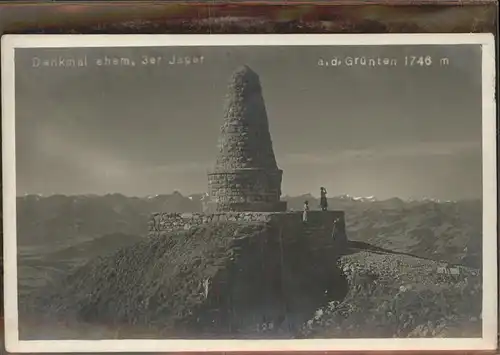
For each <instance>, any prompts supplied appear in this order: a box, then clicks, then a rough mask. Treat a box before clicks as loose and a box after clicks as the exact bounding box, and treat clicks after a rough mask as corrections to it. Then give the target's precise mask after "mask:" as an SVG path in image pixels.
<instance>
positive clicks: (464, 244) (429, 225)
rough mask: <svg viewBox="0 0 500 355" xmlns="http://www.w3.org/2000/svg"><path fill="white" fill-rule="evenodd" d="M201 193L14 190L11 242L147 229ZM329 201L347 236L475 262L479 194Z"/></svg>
mask: <svg viewBox="0 0 500 355" xmlns="http://www.w3.org/2000/svg"><path fill="white" fill-rule="evenodd" d="M202 197H203V194H193V195H188V196H184V195H182V194H181V193H179V192H174V193H172V194H169V195H157V196H149V197H142V198H139V197H126V196H124V195H121V194H108V195H104V196H97V195H74V196H65V195H52V196H47V197H43V196H39V195H26V196H21V197H18V198H17V215H18V238H17V239H18V245H19V246H20V247H25V248H29V247H35V246H36V247H37V248H39V249H38V250H40V251H41V249H40V248H44V249H45V248H46V249H48V250H47V251H48V252H55V251H56V250H59V249H63V248H68V247H71V246H73V245H76V244H79V243H82V242H85V241H88V240H93V239H95V238H100V237H102V236H106V235H108V234H124V235H132V236H134V235H135V236H146V235H147V234H148V229H147V228H148V220H149V218H150V216H151V214H152V213H154V212H180V213H184V212H201V211H202V204H201V199H202ZM283 200H286V201H287V202H288V208H289V209H290V210H301V209H302V206H303V204H304V200H308V201H309V204H310V206H311V208H312V209H318V208H319V199H318V198H316V197H314V196H313V195H311V194H306V195H301V196H294V197H291V196H285V197H284V198H283ZM328 203H329V209H332V210H343V211H345V214H346V227H347V234H348V238H350V239H351V240H362V241H366V242H370V243H372V244H374V245H378V246H380V247H389V248H390V249H392V250H399V251H404V252H413V253H417V254H420V255H423V256H436V257H442V258H445V259H448V260H450V261H453V262H455V261H456V262H462V261H463V260H464V259H467V258H469V259H470V258H472V259H473V260H474V262H473V264H474V265H475V266H477V265H478V263H479V259H478V258H479V257H480V253H481V245H482V243H481V240H482V204H481V200H479V199H478V200H467V201H456V202H454V201H444V202H442V201H437V200H431V199H422V200H403V199H400V198H391V199H386V200H378V199H376V198H374V197H363V198H360V197H353V196H349V195H342V196H335V197H332V198H329V199H328ZM450 255H453V257H450ZM479 264H480V263H479Z"/></svg>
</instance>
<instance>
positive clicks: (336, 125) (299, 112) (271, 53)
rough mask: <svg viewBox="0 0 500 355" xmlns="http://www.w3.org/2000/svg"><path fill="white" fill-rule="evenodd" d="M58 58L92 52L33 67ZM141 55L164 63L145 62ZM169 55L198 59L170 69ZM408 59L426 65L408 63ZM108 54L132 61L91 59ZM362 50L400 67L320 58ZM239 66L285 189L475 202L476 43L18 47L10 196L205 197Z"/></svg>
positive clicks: (478, 125)
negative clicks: (249, 76)
mask: <svg viewBox="0 0 500 355" xmlns="http://www.w3.org/2000/svg"><path fill="white" fill-rule="evenodd" d="M59 55H63V56H65V57H77V58H81V57H83V56H87V66H86V67H80V68H63V67H51V68H48V67H43V68H42V67H36V68H34V67H33V57H38V58H40V59H50V58H57V56H59ZM143 55H147V56H149V57H153V56H154V57H156V56H162V57H163V59H162V62H160V64H159V65H147V66H144V65H140V62H141V57H142V56H143ZM173 55H177V56H201V55H202V56H203V63H202V64H200V63H198V64H191V65H169V64H168V61H169V60H170V58H171V57H172V56H173ZM411 55H418V56H419V55H429V56H431V57H432V58H433V63H435V64H434V65H432V66H431V67H421V66H419V65H415V66H413V67H408V66H406V67H405V66H404V65H403V64H404V63H403V61H404V56H411ZM105 56H108V57H114V56H120V57H127V58H130V59H133V60H134V61H136V63H137V65H136V66H134V67H130V66H129V67H126V66H101V67H99V66H97V65H96V60H97V59H99V58H101V59H102V58H104V57H105ZM361 56H365V57H367V58H379V57H389V58H395V59H397V60H398V65H397V66H389V67H384V66H377V67H362V66H360V65H357V66H350V67H348V66H346V65H342V66H338V67H332V66H329V67H321V66H319V65H318V60H319V59H331V58H333V57H338V58H340V59H342V60H344V59H345V58H346V57H361ZM444 57H446V58H449V65H439V64H438V62H439V59H440V58H444ZM242 64H247V65H249V66H250V67H251V68H252V69H253V70H254V71H256V72H257V73H258V74H259V75H260V79H261V83H262V87H263V95H264V99H265V102H266V106H267V111H268V116H269V124H270V129H271V135H272V138H273V144H274V149H275V154H276V158H277V162H278V165H279V167H280V168H282V169H283V170H284V177H283V193H284V194H292V195H296V194H301V193H306V192H313V193H315V194H316V192H317V190H319V187H320V186H325V187H326V188H327V190H328V191H329V195H337V194H344V193H347V194H351V195H357V196H370V195H375V196H377V197H380V198H386V197H393V196H399V197H403V198H407V197H423V196H427V197H436V198H442V199H458V198H468V197H480V196H481V50H480V47H479V46H473V45H469V46H440V47H430V46H412V47H410V46H398V47H396V46H393V47H380V46H378V47H375V46H373V47H274V48H272V47H232V48H230V47H211V48H210V47H204V48H179V47H177V48H174V47H164V48H121V49H118V48H115V49H96V48H86V49H66V50H57V49H56V50H54V49H21V50H19V49H18V50H16V114H17V117H16V120H17V122H16V140H17V143H16V146H17V148H16V149H17V192H18V194H25V193H42V194H51V193H64V194H78V193H96V194H104V193H112V192H119V193H123V194H125V195H136V196H143V195H149V194H162V193H170V192H172V191H173V190H179V191H180V192H182V193H185V194H188V193H195V192H204V191H206V188H207V179H206V170H207V169H208V168H210V167H211V166H212V164H213V162H214V160H215V156H216V152H217V138H218V133H219V128H220V125H221V123H222V119H223V105H224V96H225V94H226V87H227V82H228V79H229V77H230V75H231V73H232V71H233V70H234V69H236V68H237V67H238V66H240V65H242Z"/></svg>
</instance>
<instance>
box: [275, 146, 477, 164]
mask: <svg viewBox="0 0 500 355" xmlns="http://www.w3.org/2000/svg"><path fill="white" fill-rule="evenodd" d="M480 149H481V143H480V142H475V141H470V142H420V143H416V144H408V145H403V146H387V147H374V148H369V149H350V150H342V151H326V152H320V153H317V154H314V153H289V154H284V155H283V156H282V157H279V158H278V160H279V163H280V164H282V165H288V166H291V165H333V164H339V163H345V162H353V161H360V162H362V161H365V162H369V161H379V160H388V159H411V158H423V157H452V156H460V155H463V154H464V153H468V152H474V151H478V150H479V151H480Z"/></svg>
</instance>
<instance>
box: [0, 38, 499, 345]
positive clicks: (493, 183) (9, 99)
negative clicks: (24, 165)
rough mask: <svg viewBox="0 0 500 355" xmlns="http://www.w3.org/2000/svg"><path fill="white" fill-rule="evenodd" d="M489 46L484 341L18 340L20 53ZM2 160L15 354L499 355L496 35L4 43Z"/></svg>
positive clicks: (9, 333)
mask: <svg viewBox="0 0 500 355" xmlns="http://www.w3.org/2000/svg"><path fill="white" fill-rule="evenodd" d="M453 44H480V45H482V89H483V93H482V94H483V101H482V113H483V128H482V132H483V145H482V147H483V312H482V321H483V336H482V338H472V339H468V338H446V339H438V338H432V339H428V338H425V339H424V338H423V339H301V340H145V339H140V340H132V339H127V340H98V341H92V340H88V341H87V340H50V341H49V340H47V341H21V340H19V332H18V300H17V250H16V245H17V243H16V169H15V167H16V165H15V158H16V152H15V59H14V52H15V49H16V48H66V47H69V48H77V47H146V46H148V47H154V46H299V45H300V46H319V45H333V46H339V45H351V46H354V45H356V46H360V45H365V46H374V45H377V46H378V45H453ZM1 71H2V154H3V214H4V219H3V223H4V227H3V228H4V299H5V303H4V309H5V342H6V348H7V351H9V352H14V353H22V352H51V353H55V352H80V353H81V352H166V351H168V352H192V351H331V350H352V351H354V350H356V351H365V350H386V351H390V350H494V349H496V347H497V327H498V324H497V320H498V319H497V315H498V311H497V281H498V280H497V215H498V213H497V146H496V134H495V132H496V106H495V42H494V37H493V35H492V34H434V33H432V34H338V35H336V34H314V35H303V34H297V35H296V34H289V35H4V36H3V37H2V67H1Z"/></svg>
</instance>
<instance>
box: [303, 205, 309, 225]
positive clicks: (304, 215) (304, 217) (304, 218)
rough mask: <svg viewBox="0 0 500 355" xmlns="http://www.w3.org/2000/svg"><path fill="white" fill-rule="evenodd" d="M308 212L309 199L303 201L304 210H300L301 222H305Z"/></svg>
mask: <svg viewBox="0 0 500 355" xmlns="http://www.w3.org/2000/svg"><path fill="white" fill-rule="evenodd" d="M308 213H309V201H305V202H304V212H302V222H304V223H306V222H307V214H308Z"/></svg>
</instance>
